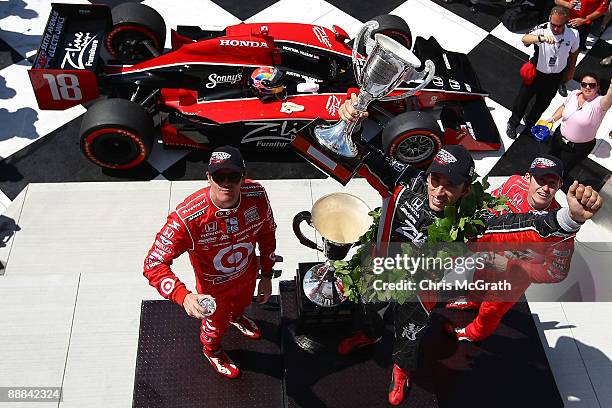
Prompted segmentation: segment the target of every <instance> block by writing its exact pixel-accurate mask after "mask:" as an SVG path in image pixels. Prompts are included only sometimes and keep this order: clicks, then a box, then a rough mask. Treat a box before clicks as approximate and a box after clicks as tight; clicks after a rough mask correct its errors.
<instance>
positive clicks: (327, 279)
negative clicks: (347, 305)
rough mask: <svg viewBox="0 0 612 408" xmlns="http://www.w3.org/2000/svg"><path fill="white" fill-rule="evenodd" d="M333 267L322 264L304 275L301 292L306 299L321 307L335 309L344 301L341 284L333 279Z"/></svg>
mask: <svg viewBox="0 0 612 408" xmlns="http://www.w3.org/2000/svg"><path fill="white" fill-rule="evenodd" d="M334 271H335V269H334V267H333V266H332V265H330V264H329V263H322V264H318V265H315V266H313V267H311V268H310V269H309V270H308V271H307V272H306V274H304V277H303V281H302V290H303V291H304V294H305V295H306V297H307V298H308V299H309V300H310V301H311V302H313V303H314V304H316V305H317V306H321V307H335V306H338V305H339V304H340V303H342V302H344V301H345V300H346V297H345V296H344V294H343V293H344V287H343V285H342V282H341V281H339V280H337V279H335V278H334Z"/></svg>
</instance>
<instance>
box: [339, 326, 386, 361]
mask: <svg viewBox="0 0 612 408" xmlns="http://www.w3.org/2000/svg"><path fill="white" fill-rule="evenodd" d="M380 339H382V337H378V338H376V339H373V338H372V337H368V336H366V334H365V333H364V332H363V331H361V330H359V331H357V332H356V333H355V334H353V335H352V336H350V337H347V338H345V339H344V340H342V341H341V342H340V343H339V344H338V354H340V355H343V356H346V355H347V354H350V353H352V352H354V351H357V350H359V349H361V348H363V347H366V346H369V345H371V344H376V343H378V342H379V341H380Z"/></svg>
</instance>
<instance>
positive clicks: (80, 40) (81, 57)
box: [61, 32, 98, 69]
mask: <svg viewBox="0 0 612 408" xmlns="http://www.w3.org/2000/svg"><path fill="white" fill-rule="evenodd" d="M96 37H97V36H96V35H94V36H93V37H92V36H91V34H90V33H88V32H87V33H83V32H78V33H75V34H74V39H73V40H72V42H71V43H69V44H68V47H66V48H64V52H65V53H66V54H64V60H63V61H62V65H61V67H62V68H66V64H68V65H70V67H72V68H74V69H85V67H91V66H92V65H93V62H94V60H95V59H96V50H97V49H98V40H97V39H96ZM88 48H89V51H87V50H88ZM86 51H87V59H85V53H86Z"/></svg>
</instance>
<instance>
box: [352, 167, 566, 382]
mask: <svg viewBox="0 0 612 408" xmlns="http://www.w3.org/2000/svg"><path fill="white" fill-rule="evenodd" d="M442 215H443V214H438V213H436V212H434V211H433V210H431V209H430V208H429V201H428V195H427V176H426V175H425V173H424V172H422V171H420V172H419V171H418V170H416V169H414V168H412V167H408V168H407V169H406V170H405V171H404V173H403V175H402V177H401V182H400V183H399V184H398V186H397V187H396V188H395V191H394V193H393V195H392V196H391V197H388V198H387V199H384V200H383V208H382V214H381V219H380V223H379V226H378V239H377V250H378V254H379V256H385V255H386V256H394V254H391V253H389V251H390V250H389V242H412V243H415V244H417V245H419V244H424V243H425V242H426V241H427V227H428V226H429V225H431V224H432V223H433V222H434V220H435V217H437V216H442ZM483 217H486V218H485V219H484V220H483V221H485V223H486V229H485V233H492V232H493V233H504V232H510V231H511V232H512V235H513V236H515V237H516V234H520V233H521V231H533V230H535V231H537V232H538V233H539V234H540V235H542V236H546V237H547V236H550V235H552V234H555V235H561V236H569V235H571V233H570V232H565V231H564V230H563V229H562V228H561V227H560V225H559V223H558V222H557V217H556V212H549V213H543V212H541V213H524V214H514V213H508V214H504V215H494V214H490V213H488V212H487V213H486V214H483ZM423 295H424V293H421V295H419V296H416V297H414V298H412V299H408V301H406V302H404V303H403V304H399V303H393V304H391V305H389V304H384V303H365V302H363V300H362V304H361V305H362V306H363V307H360V308H357V309H358V310H360V311H361V313H359V312H358V313H357V317H358V318H359V319H360V326H362V329H363V331H364V332H365V334H366V335H367V336H368V337H371V338H378V337H380V336H382V333H383V331H384V322H383V320H382V316H381V315H382V314H383V313H384V311H385V310H386V309H387V307H391V308H392V311H393V319H394V326H395V329H394V330H395V343H394V346H393V362H394V363H395V364H397V365H398V366H400V367H401V368H403V369H405V370H408V371H414V370H415V369H416V367H417V363H418V348H419V342H420V339H421V337H422V336H423V334H424V332H425V327H426V326H427V323H428V321H429V313H430V311H431V309H433V307H434V306H435V303H436V302H435V297H434V298H432V297H431V293H425V295H429V298H426V297H425V296H423Z"/></svg>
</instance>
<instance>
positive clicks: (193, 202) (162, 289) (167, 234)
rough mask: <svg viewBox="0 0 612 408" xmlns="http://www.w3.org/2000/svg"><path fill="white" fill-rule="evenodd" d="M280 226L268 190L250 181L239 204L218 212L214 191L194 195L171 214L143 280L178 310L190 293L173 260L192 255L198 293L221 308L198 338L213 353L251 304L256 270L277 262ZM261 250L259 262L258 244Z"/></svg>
mask: <svg viewBox="0 0 612 408" xmlns="http://www.w3.org/2000/svg"><path fill="white" fill-rule="evenodd" d="M275 230H276V224H275V222H274V217H273V215H272V208H271V207H270V202H269V201H268V196H267V194H266V192H265V190H264V188H263V187H262V186H261V185H260V184H259V183H256V182H253V181H251V180H246V181H245V183H244V185H243V186H242V187H241V190H240V201H239V203H238V205H237V206H236V207H234V208H231V209H219V208H218V207H216V206H215V204H214V203H213V202H212V201H211V199H210V187H205V188H203V189H201V190H199V191H197V192H195V193H194V194H192V195H190V196H189V197H187V198H186V199H185V201H183V202H182V203H181V204H179V205H178V206H177V207H176V210H175V211H173V212H171V213H170V215H168V220H167V221H166V224H165V225H164V226H163V228H162V229H161V230H160V231H159V233H158V234H157V236H156V237H155V242H154V244H153V246H152V247H151V249H150V250H149V253H148V255H147V257H146V259H145V263H144V276H145V277H146V278H147V279H148V280H149V283H150V284H151V286H153V287H155V288H156V289H157V291H158V292H159V293H160V295H162V296H163V297H164V298H166V299H169V300H171V301H173V302H176V303H178V304H179V305H182V304H183V300H184V299H185V296H187V294H189V293H191V292H190V291H189V290H188V289H187V288H186V287H185V284H183V283H182V282H181V281H180V280H179V279H178V277H177V276H176V275H175V274H174V273H173V272H172V270H171V269H170V266H171V265H172V261H173V260H174V259H175V258H177V257H178V256H179V255H181V254H182V253H183V252H187V253H188V254H189V259H190V261H191V265H192V266H193V269H194V272H195V277H196V290H197V293H202V294H208V295H211V296H212V297H214V298H215V301H216V303H217V308H216V310H215V312H214V313H213V314H212V315H211V316H209V317H208V318H207V319H204V320H203V321H202V326H201V336H200V339H201V340H202V343H203V344H204V346H205V347H207V348H208V349H210V350H215V349H217V348H218V347H219V345H220V342H221V337H222V336H223V333H225V330H226V329H227V327H228V325H229V322H230V320H231V319H232V317H237V316H240V315H241V314H242V313H243V311H244V309H245V308H246V307H247V306H248V305H249V304H250V303H251V301H252V299H253V292H254V290H255V282H256V279H257V274H258V270H259V268H260V267H261V269H262V270H263V271H271V270H272V267H273V266H274V263H275V260H276V257H275V254H274V250H275V249H276V238H275ZM256 244H257V245H259V253H260V257H259V263H260V264H261V265H258V259H257V257H256V255H255V245H256Z"/></svg>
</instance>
